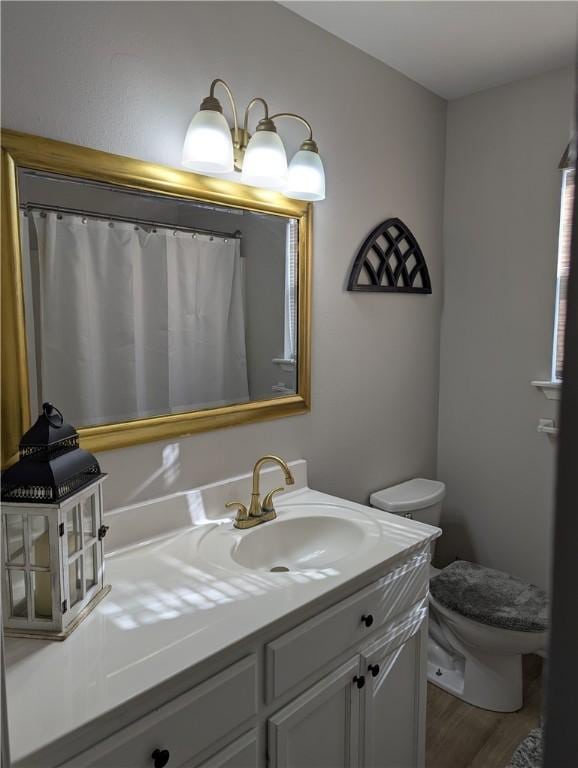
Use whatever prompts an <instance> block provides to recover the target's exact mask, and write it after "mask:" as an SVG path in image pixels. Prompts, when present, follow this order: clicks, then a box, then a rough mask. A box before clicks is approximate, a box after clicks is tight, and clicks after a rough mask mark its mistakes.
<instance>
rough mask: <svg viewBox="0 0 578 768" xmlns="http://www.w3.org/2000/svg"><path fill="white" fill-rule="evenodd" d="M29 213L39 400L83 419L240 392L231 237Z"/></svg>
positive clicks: (207, 403)
mask: <svg viewBox="0 0 578 768" xmlns="http://www.w3.org/2000/svg"><path fill="white" fill-rule="evenodd" d="M29 222H30V229H29V257H30V270H29V274H30V281H31V285H30V286H29V291H30V293H31V296H32V302H31V303H32V306H33V308H34V323H33V324H32V323H28V324H27V327H32V325H33V326H34V330H33V334H34V336H35V341H36V343H35V344H33V345H32V346H33V348H34V349H36V350H37V351H38V353H37V359H36V361H35V363H36V371H37V372H38V373H37V379H38V399H39V401H42V400H52V401H54V402H55V403H57V404H58V406H59V407H61V408H62V409H63V410H65V413H66V417H67V420H69V421H70V422H72V423H73V424H75V425H76V426H88V425H98V424H106V423H110V422H118V421H129V420H132V419H138V418H146V417H149V416H154V415H158V414H164V413H171V412H172V413H178V412H181V411H183V412H184V411H191V410H197V409H201V408H210V407H217V406H219V405H226V404H230V403H240V402H246V401H247V400H248V399H249V391H248V380H247V364H246V349H245V317H244V314H245V313H244V306H243V284H242V281H243V275H242V265H241V259H240V242H239V240H237V239H234V238H230V239H229V238H223V237H217V236H209V235H201V234H192V233H190V232H181V231H175V230H172V229H164V228H156V229H145V228H143V227H141V226H136V225H134V224H132V223H126V222H117V221H115V222H110V221H107V220H101V219H96V218H83V217H81V216H77V215H68V214H59V213H56V212H50V211H48V212H44V211H43V212H41V211H37V210H35V211H32V212H30V214H29ZM22 229H23V230H24V229H25V226H23V227H22ZM169 297H170V299H169Z"/></svg>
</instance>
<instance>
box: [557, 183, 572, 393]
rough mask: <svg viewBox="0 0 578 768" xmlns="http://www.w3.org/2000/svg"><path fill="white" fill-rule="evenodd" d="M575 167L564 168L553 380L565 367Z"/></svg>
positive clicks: (558, 378)
mask: <svg viewBox="0 0 578 768" xmlns="http://www.w3.org/2000/svg"><path fill="white" fill-rule="evenodd" d="M575 181H576V180H575V169H574V168H564V169H563V170H562V197H561V201H560V231H559V236H558V271H557V280H556V319H555V323H554V352H553V355H552V380H553V381H561V379H562V370H563V367H564V332H565V330H566V290H567V286H568V273H569V271H570V242H571V237H572V211H573V205H574V190H575Z"/></svg>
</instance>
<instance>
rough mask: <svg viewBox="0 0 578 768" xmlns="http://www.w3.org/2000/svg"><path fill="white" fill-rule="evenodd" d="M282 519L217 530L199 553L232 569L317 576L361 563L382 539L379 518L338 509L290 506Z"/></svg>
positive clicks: (282, 509) (281, 512)
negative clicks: (354, 561) (318, 572)
mask: <svg viewBox="0 0 578 768" xmlns="http://www.w3.org/2000/svg"><path fill="white" fill-rule="evenodd" d="M277 515H278V516H277V519H276V520H272V521H270V522H268V523H263V524H262V525H259V526H257V527H255V528H251V529H249V530H246V531H242V530H237V529H236V528H234V527H233V525H232V523H230V524H228V525H219V526H216V527H213V528H212V529H211V530H209V531H207V533H206V535H205V536H203V538H202V540H201V541H200V542H199V543H198V552H199V554H200V555H201V556H202V557H203V558H204V559H206V560H208V561H210V562H211V563H213V564H218V565H221V566H224V567H227V568H230V567H231V566H233V567H235V568H239V567H241V568H247V569H249V570H253V571H272V572H273V573H276V572H284V571H290V572H292V571H307V570H310V571H314V570H322V569H330V568H331V567H332V566H335V564H337V563H345V562H346V561H347V560H349V559H351V558H354V559H355V558H359V557H360V556H363V552H364V551H367V550H368V549H369V548H370V547H372V546H373V545H375V544H376V543H377V541H378V540H379V539H380V538H381V530H380V526H379V525H378V524H377V523H376V521H375V519H374V518H372V517H371V516H370V515H367V514H364V513H363V512H360V511H357V510H353V509H351V508H348V507H345V506H343V507H342V506H339V505H337V504H311V503H309V504H288V505H286V506H284V507H280V508H279V509H278V510H277ZM386 550H387V546H386V545H384V554H385V551H386ZM335 573H337V571H335Z"/></svg>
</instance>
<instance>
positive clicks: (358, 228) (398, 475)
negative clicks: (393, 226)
mask: <svg viewBox="0 0 578 768" xmlns="http://www.w3.org/2000/svg"><path fill="white" fill-rule="evenodd" d="M2 14H3V24H2V35H3V39H2V58H3V62H2V63H3V66H2V97H3V105H2V106H3V118H2V119H3V125H4V126H5V127H7V128H12V129H16V130H20V131H25V132H28V133H35V134H40V135H43V136H48V137H51V138H54V139H61V140H64V141H69V142H73V143H77V144H83V145H85V146H89V147H95V148H97V149H102V150H105V151H108V152H114V153H118V154H123V155H130V156H133V157H138V158H142V159H145V160H150V161H154V162H159V163H165V164H168V165H172V166H176V167H178V166H179V163H180V153H181V147H182V141H183V136H184V133H185V130H186V128H187V124H188V122H189V120H190V119H191V116H192V114H193V113H194V112H195V111H196V109H197V108H198V104H199V102H200V100H201V99H202V98H203V96H205V95H206V93H207V91H208V86H209V83H210V81H211V80H212V79H213V78H214V77H216V76H221V77H224V78H225V79H227V80H229V81H230V84H231V86H232V87H233V90H234V92H235V94H236V96H237V98H238V100H239V103H240V105H242V107H243V108H244V105H245V104H246V103H247V102H248V100H249V98H250V97H252V96H254V95H257V94H259V95H262V96H264V97H265V98H267V99H268V100H269V102H270V105H271V108H272V109H273V110H274V111H279V110H282V109H283V110H290V111H296V112H300V113H302V114H303V115H304V116H306V117H307V118H308V119H309V120H310V121H311V122H312V124H313V126H314V128H315V137H316V139H317V141H318V143H319V147H320V151H321V153H322V155H323V158H324V161H325V166H326V173H327V190H328V197H327V200H326V201H325V202H323V203H320V204H318V205H316V206H315V213H314V227H315V236H314V268H313V337H312V344H313V369H312V377H313V378H312V411H311V413H310V414H306V415H303V416H298V417H292V418H287V419H283V420H278V421H272V422H265V423H262V424H254V425H249V426H243V427H239V428H235V429H227V430H220V431H216V432H210V433H206V434H202V435H196V436H192V437H190V438H184V439H181V440H174V441H171V442H170V443H166V442H165V443H162V442H161V443H150V444H147V445H142V446H138V447H134V448H129V449H122V450H118V451H114V452H107V453H103V454H101V455H100V459H101V462H102V467H103V469H104V470H105V471H107V472H110V477H109V479H108V480H107V484H106V489H105V498H106V506H107V507H112V506H115V505H118V504H122V503H126V502H130V501H133V500H135V499H143V498H147V497H153V496H155V495H159V494H163V493H165V492H169V491H174V490H178V489H182V488H187V487H191V486H195V485H198V484H199V483H205V482H210V481H212V480H216V479H219V478H222V477H225V476H228V475H231V474H235V473H241V472H245V471H247V470H248V469H249V468H250V467H251V465H252V464H253V462H254V460H255V458H256V457H258V456H259V455H261V454H263V453H265V452H269V451H272V452H275V453H279V454H281V455H282V456H284V457H285V458H287V459H294V458H298V457H304V458H306V459H308V460H309V462H310V464H309V466H310V482H311V485H312V486H314V487H315V488H318V489H320V490H323V491H329V492H332V493H336V494H339V495H342V496H344V497H347V498H351V499H355V500H365V499H367V497H368V494H369V493H370V492H371V491H373V490H375V489H377V488H380V487H383V486H385V485H387V484H390V483H393V482H396V481H399V480H403V479H406V478H409V477H412V476H415V475H426V476H431V475H433V473H434V472H435V467H436V446H437V402H438V362H439V319H440V317H439V316H440V300H441V259H442V248H441V241H442V205H443V176H444V141H445V113H446V105H445V102H444V101H443V100H442V99H440V98H438V97H436V96H434V95H432V94H431V93H430V92H428V91H427V90H425V89H424V88H422V87H421V86H419V85H417V84H416V83H414V82H412V81H410V80H409V79H407V78H406V77H404V76H402V75H401V74H399V73H398V72H396V71H394V70H392V69H390V68H388V67H387V66H385V65H384V64H382V63H380V62H378V61H377V60H375V59H373V58H371V57H369V56H367V55H366V54H364V53H362V52H360V51H359V50H356V49H354V48H352V47H350V46H349V45H348V44H346V43H345V42H343V41H341V40H338V39H337V38H335V37H333V36H331V35H330V34H328V33H326V32H324V31H323V30H321V29H319V28H318V27H315V26H313V25H312V24H310V23H308V22H307V21H305V20H304V19H302V18H300V17H298V16H296V15H294V14H292V13H291V12H290V11H288V10H286V9H284V8H283V7H281V6H277V5H275V4H273V3H255V4H251V3H231V4H229V3H187V2H181V3H167V2H163V3H121V2H118V3H68V2H63V3H50V2H42V3H3V4H2ZM31 30H36V31H38V30H42V34H35V35H34V45H31V44H30V40H31V34H30V33H31ZM279 127H280V130H281V131H283V135H284V137H287V138H288V144H289V145H290V146H291V148H292V149H294V148H295V147H296V146H297V143H298V141H299V140H300V139H301V138H302V132H301V129H300V127H299V126H297V125H295V127H293V125H292V124H291V123H289V122H287V123H285V124H284V125H283V126H281V123H280V126H279ZM392 215H393V216H399V217H400V218H402V219H403V220H404V221H405V222H406V223H407V224H408V225H409V226H410V227H411V229H412V230H413V231H414V233H415V235H416V237H417V239H418V241H419V242H420V244H421V246H422V249H423V251H424V254H425V256H426V259H427V261H428V265H429V269H430V273H431V278H432V283H433V291H434V292H433V295H432V296H429V297H428V296H425V297H424V296H404V295H399V296H388V295H368V294H353V293H347V292H345V290H344V284H345V279H346V274H347V272H348V270H349V267H350V264H351V261H352V258H353V255H354V253H355V251H356V248H357V247H358V246H359V244H360V242H361V241H362V240H363V239H364V237H365V235H366V234H367V232H368V231H369V230H370V229H371V228H372V227H374V226H375V225H376V224H377V223H378V222H380V221H381V220H383V219H384V218H385V217H387V216H392ZM264 289H266V286H264Z"/></svg>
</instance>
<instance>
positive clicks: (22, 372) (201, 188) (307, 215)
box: [1, 131, 312, 467]
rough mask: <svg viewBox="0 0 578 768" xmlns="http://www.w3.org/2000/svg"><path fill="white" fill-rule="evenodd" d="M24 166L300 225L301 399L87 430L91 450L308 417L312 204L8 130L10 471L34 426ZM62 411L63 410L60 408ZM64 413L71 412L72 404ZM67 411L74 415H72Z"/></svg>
mask: <svg viewBox="0 0 578 768" xmlns="http://www.w3.org/2000/svg"><path fill="white" fill-rule="evenodd" d="M18 168H30V169H34V170H39V171H47V172H50V173H56V174H62V175H66V176H73V177H76V178H86V179H92V180H95V181H102V182H106V183H109V184H114V185H117V186H120V187H129V188H131V189H141V190H145V191H147V192H156V193H162V194H163V195H166V196H171V197H176V198H187V199H190V200H199V201H203V202H212V203H218V204H221V205H225V206H228V207H234V208H244V209H246V210H251V211H259V212H264V213H271V214H275V215H278V216H284V217H292V218H296V219H297V220H298V221H299V259H298V298H297V300H298V315H297V317H298V333H297V336H298V357H297V394H295V395H289V396H285V397H278V398H272V399H269V400H254V401H251V402H249V403H242V404H239V405H228V406H223V407H219V408H211V409H207V410H204V411H189V412H186V413H179V414H170V415H161V416H155V417H151V418H147V419H137V420H134V421H127V422H120V423H113V424H106V425H101V426H96V427H81V428H79V430H78V433H79V435H80V442H81V445H82V447H83V448H86V449H87V450H90V451H105V450H111V449H114V448H122V447H124V446H129V445H136V444H138V443H145V442H150V441H154V440H165V439H167V438H173V437H178V436H181V435H190V434H194V433H196V432H205V431H208V430H212V429H219V428H221V427H231V426H235V425H239V424H248V423H251V422H255V421H262V420H266V419H277V418H281V417H284V416H291V415H294V414H299V413H305V412H306V411H308V410H309V407H310V357H311V338H310V337H311V245H312V206H311V203H305V202H301V201H299V200H291V199H289V198H286V197H285V196H284V195H282V194H280V193H278V192H270V191H268V190H265V189H258V188H256V187H247V186H244V185H242V184H237V183H236V182H232V181H226V180H222V179H216V178H211V177H209V176H201V175H198V174H195V173H189V172H187V171H180V170H177V169H175V168H170V167H167V166H163V165H156V164H154V163H147V162H144V161H142V160H135V159H133V158H129V157H122V156H119V155H112V154H109V153H108V152H101V151H99V150H95V149H88V148H86V147H80V146H77V145H74V144H66V143H64V142H60V141H54V140H52V139H45V138H42V137H39V136H30V135H26V134H22V133H16V132H14V131H2V190H1V196H2V201H1V202H2V255H1V289H2V297H1V298H2V310H1V321H2V327H1V364H2V393H1V418H2V457H1V461H2V466H3V467H5V466H8V465H9V464H11V463H12V462H13V461H14V460H15V459H16V458H17V452H18V443H19V441H20V438H21V436H22V434H23V433H24V432H25V431H26V430H27V429H28V428H29V427H30V424H31V415H30V393H29V385H28V362H27V353H26V331H25V308H24V293H23V286H22V265H21V252H20V232H19V223H18V175H17V174H18ZM59 405H60V404H59ZM62 407H63V408H64V409H65V408H66V404H65V403H63V404H62ZM64 412H65V413H66V410H65V411H64Z"/></svg>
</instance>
